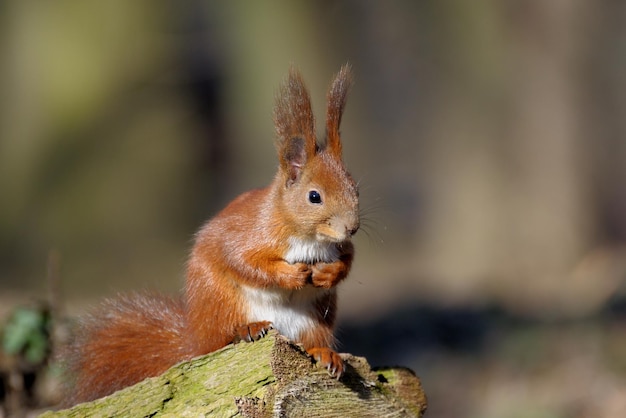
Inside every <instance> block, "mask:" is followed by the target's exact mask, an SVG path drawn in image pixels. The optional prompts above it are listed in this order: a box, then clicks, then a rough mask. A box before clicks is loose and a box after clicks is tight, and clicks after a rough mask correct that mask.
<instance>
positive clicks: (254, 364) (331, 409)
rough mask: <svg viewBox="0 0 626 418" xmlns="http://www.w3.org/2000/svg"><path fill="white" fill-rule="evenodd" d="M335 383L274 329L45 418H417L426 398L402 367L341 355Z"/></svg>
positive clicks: (49, 414) (411, 376)
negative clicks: (376, 364)
mask: <svg viewBox="0 0 626 418" xmlns="http://www.w3.org/2000/svg"><path fill="white" fill-rule="evenodd" d="M341 356H342V358H343V359H344V361H345V363H346V371H345V373H344V375H343V377H342V378H341V379H340V380H336V379H334V378H332V377H331V376H330V375H329V374H328V373H327V372H326V370H324V369H321V368H319V367H317V366H316V365H315V363H314V362H313V361H312V359H311V358H310V357H309V356H308V355H307V354H306V352H304V351H303V350H302V349H301V348H300V347H299V346H297V345H295V344H293V343H291V342H289V341H288V340H286V339H285V338H284V337H282V336H280V335H278V334H277V333H276V332H272V333H270V334H269V335H268V336H267V337H265V338H263V339H261V340H259V341H257V342H255V343H249V344H246V343H241V344H237V345H229V346H226V347H224V348H223V349H221V350H218V351H216V352H214V353H210V354H208V355H205V356H202V357H198V358H195V359H192V360H191V361H189V362H183V363H180V364H178V365H176V366H174V367H172V368H171V369H169V370H168V371H166V372H165V373H163V374H162V375H161V376H158V377H154V378H149V379H146V380H144V381H142V382H140V383H138V384H136V385H134V386H131V387H128V388H126V389H123V390H120V391H118V392H115V393H114V394H112V395H110V396H107V397H104V398H101V399H97V400H95V401H93V402H88V403H84V404H79V405H76V406H74V407H73V408H71V409H66V410H62V411H56V412H52V411H50V412H46V413H44V414H43V415H42V417H44V418H51V417H84V416H109V417H113V416H133V417H142V416H143V417H148V416H149V417H165V416H218V417H220V416H228V417H231V416H241V417H255V418H257V417H290V416H307V417H348V416H358V417H421V416H422V415H423V413H424V411H425V410H426V397H425V395H424V392H423V390H422V387H421V384H420V380H419V378H418V377H417V376H415V374H414V373H413V372H412V371H411V370H409V369H406V368H400V367H397V368H384V369H372V368H371V367H370V365H369V364H368V363H367V361H366V360H365V359H364V358H362V357H356V356H353V355H351V354H342V355H341Z"/></svg>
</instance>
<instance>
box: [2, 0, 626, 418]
mask: <svg viewBox="0 0 626 418" xmlns="http://www.w3.org/2000/svg"><path fill="white" fill-rule="evenodd" d="M345 62H350V63H351V64H352V66H353V69H354V73H355V85H354V87H353V90H352V93H351V95H350V97H349V100H348V106H347V109H346V113H345V116H344V123H343V127H342V132H343V140H344V155H345V160H346V162H347V165H348V167H349V168H350V169H351V171H352V173H353V175H354V177H355V178H356V179H358V180H360V183H361V185H362V186H361V188H362V193H361V195H362V202H363V203H362V206H363V211H364V217H365V221H364V223H365V224H366V226H365V227H364V228H363V231H361V232H360V233H359V234H358V235H357V239H356V246H357V258H356V263H355V266H354V269H353V272H352V274H351V276H350V277H349V279H348V280H347V281H346V282H345V283H344V284H342V286H341V289H340V294H341V300H340V309H339V311H340V312H339V313H340V330H339V338H340V340H341V343H342V345H341V346H340V349H341V350H342V351H349V352H352V353H354V354H358V355H365V356H367V357H368V359H369V360H370V362H371V363H372V364H373V365H384V364H400V365H405V366H409V367H411V368H412V369H413V370H415V372H416V373H417V374H418V375H419V376H420V377H421V378H422V382H423V385H424V387H425V390H426V393H427V395H428V396H429V412H428V415H429V416H431V417H477V418H478V417H481V418H490V417H493V418H496V417H499V418H503V417H504V418H506V417H621V416H626V186H625V184H624V183H625V182H624V180H625V179H626V2H616V1H609V0H597V1H591V0H590V1H582V0H581V1H578V0H571V1H570V0H558V1H542V0H504V1H496V0H484V1H480V2H469V1H463V0H445V1H435V0H431V1H411V0H406V1H385V2H378V1H357V0H341V1H330V0H324V1H315V2H314V1H267V2H254V1H229V2H219V3H218V2H210V1H198V0H186V1H178V2H174V1H154V0H150V1H148V0H136V1H120V0H114V1H99V2H96V1H83V2H77V1H56V2H27V1H7V2H2V3H0V196H1V197H0V201H1V202H2V203H1V204H0V321H1V320H2V318H4V317H6V316H7V315H9V313H10V312H11V311H12V309H14V308H15V307H16V306H19V305H21V304H25V303H26V304H28V303H32V301H34V300H39V299H43V298H45V297H46V292H47V291H46V286H47V283H46V282H47V279H46V276H47V273H46V269H47V266H48V264H49V261H48V260H49V258H50V257H51V255H50V254H52V259H53V260H56V261H55V263H58V264H59V265H60V268H59V273H58V275H59V277H60V285H59V286H60V295H61V301H62V307H63V308H62V309H63V313H64V314H65V315H72V316H73V315H76V314H78V313H80V312H82V311H83V310H84V309H85V308H86V307H88V306H89V305H92V304H94V303H97V301H98V300H99V299H101V298H102V297H104V296H112V295H115V294H116V293H118V292H123V291H129V290H132V289H144V288H150V289H158V290H161V291H164V292H170V293H175V292H178V291H179V289H180V288H181V284H182V280H183V276H184V265H185V260H186V255H187V253H188V251H189V249H190V246H191V244H192V240H193V234H194V232H195V231H196V230H197V229H198V228H199V226H200V225H201V224H202V223H203V221H204V220H206V219H207V218H209V217H210V216H211V215H212V214H214V213H216V211H217V210H219V209H220V208H221V207H222V206H223V205H224V204H225V203H226V202H228V201H229V200H231V199H232V198H234V197H235V196H237V195H238V194H239V193H241V192H242V191H244V190H247V189H250V188H253V187H260V186H264V185H265V184H267V183H268V182H269V181H270V179H271V178H272V176H273V174H274V172H275V168H276V166H277V162H276V157H275V151H274V147H273V143H272V141H273V138H274V133H273V126H272V107H273V100H274V95H275V92H276V89H277V86H278V85H279V83H280V81H281V80H282V79H283V77H284V76H285V75H286V73H287V70H288V68H289V66H290V65H291V64H294V65H296V66H297V67H299V68H300V69H301V71H302V73H303V75H304V77H305V79H306V80H307V82H308V84H309V88H310V90H311V94H312V97H313V101H314V107H315V110H316V112H317V115H318V119H321V120H323V112H324V99H325V93H326V89H327V87H328V83H329V82H330V80H331V77H332V76H333V74H334V73H335V72H336V71H337V70H338V69H339V67H340V65H342V64H343V63H345ZM320 131H321V129H320ZM251 239H253V237H251ZM48 275H49V274H48Z"/></svg>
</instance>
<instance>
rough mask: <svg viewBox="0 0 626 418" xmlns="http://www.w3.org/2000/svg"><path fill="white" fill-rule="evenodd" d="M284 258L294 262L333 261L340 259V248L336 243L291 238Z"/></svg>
mask: <svg viewBox="0 0 626 418" xmlns="http://www.w3.org/2000/svg"><path fill="white" fill-rule="evenodd" d="M284 258H285V260H286V261H287V262H288V263H292V264H293V263H307V264H313V263H318V262H323V263H332V262H333V261H337V260H339V249H338V248H337V245H336V244H334V243H326V242H319V241H315V240H299V239H291V240H290V242H289V250H287V253H286V254H285V257H284Z"/></svg>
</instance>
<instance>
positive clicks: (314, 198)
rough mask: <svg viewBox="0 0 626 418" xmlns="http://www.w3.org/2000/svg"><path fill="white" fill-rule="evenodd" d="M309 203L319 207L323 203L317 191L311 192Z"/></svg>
mask: <svg viewBox="0 0 626 418" xmlns="http://www.w3.org/2000/svg"><path fill="white" fill-rule="evenodd" d="M309 202H311V203H314V204H316V205H319V204H320V203H322V196H321V195H320V194H319V192H318V191H317V190H311V191H310V192H309Z"/></svg>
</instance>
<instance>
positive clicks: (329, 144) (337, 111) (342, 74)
mask: <svg viewBox="0 0 626 418" xmlns="http://www.w3.org/2000/svg"><path fill="white" fill-rule="evenodd" d="M351 84H352V70H351V68H350V64H345V65H344V66H342V67H341V69H340V70H339V72H338V73H337V75H336V76H335V79H334V80H333V82H332V84H331V86H330V89H329V90H328V95H327V101H328V108H327V111H326V150H327V152H329V153H330V154H332V155H334V156H335V157H336V158H338V159H341V138H340V136H339V125H340V124H341V116H342V115H343V109H344V107H345V105H346V101H347V98H348V90H349V89H350V85H351Z"/></svg>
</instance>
